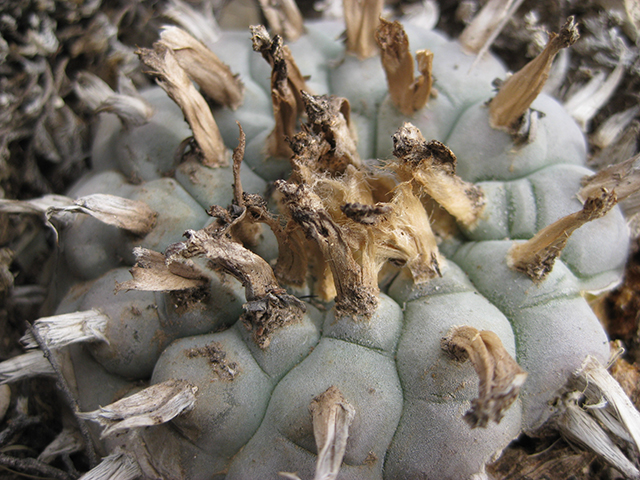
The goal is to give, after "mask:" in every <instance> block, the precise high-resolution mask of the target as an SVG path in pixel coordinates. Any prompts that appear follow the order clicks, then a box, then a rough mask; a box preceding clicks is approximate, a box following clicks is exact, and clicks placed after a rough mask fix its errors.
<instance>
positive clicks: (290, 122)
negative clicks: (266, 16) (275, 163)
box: [251, 25, 308, 158]
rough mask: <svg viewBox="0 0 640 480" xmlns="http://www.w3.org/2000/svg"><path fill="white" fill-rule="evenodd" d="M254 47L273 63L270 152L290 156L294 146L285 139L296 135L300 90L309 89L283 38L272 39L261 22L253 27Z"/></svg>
mask: <svg viewBox="0 0 640 480" xmlns="http://www.w3.org/2000/svg"><path fill="white" fill-rule="evenodd" d="M251 35H252V37H251V40H252V42H253V49H254V50H255V51H256V52H260V53H261V54H262V56H263V57H264V59H265V60H266V61H267V62H269V65H271V68H272V71H271V102H272V104H273V114H274V116H275V121H276V126H275V128H274V130H273V132H271V135H270V136H269V138H268V139H267V151H268V153H269V154H270V155H272V156H274V157H281V158H289V156H291V149H290V148H289V144H288V143H287V141H286V139H287V138H290V137H293V135H294V133H295V129H296V123H297V121H298V115H299V114H300V113H301V112H302V111H303V108H304V107H303V103H302V97H301V94H300V92H301V91H302V90H305V91H306V90H308V89H307V86H306V82H305V80H304V77H303V76H302V74H301V73H300V70H299V69H298V67H297V65H296V63H295V61H294V60H293V56H292V55H291V51H290V50H289V49H288V48H287V47H286V46H284V45H283V43H282V37H280V36H279V35H276V36H275V37H274V38H273V40H272V39H271V37H270V36H269V34H268V33H267V30H266V28H264V26H262V25H258V26H252V27H251Z"/></svg>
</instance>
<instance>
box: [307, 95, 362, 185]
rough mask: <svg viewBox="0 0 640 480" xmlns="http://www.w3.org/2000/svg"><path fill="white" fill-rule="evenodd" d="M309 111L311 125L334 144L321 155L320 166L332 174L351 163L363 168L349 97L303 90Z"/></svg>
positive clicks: (310, 127)
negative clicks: (352, 123) (313, 93)
mask: <svg viewBox="0 0 640 480" xmlns="http://www.w3.org/2000/svg"><path fill="white" fill-rule="evenodd" d="M302 100H303V102H304V106H305V110H306V112H307V117H308V122H307V127H308V128H309V130H311V131H312V132H314V133H316V134H318V135H319V136H321V137H322V139H323V140H324V141H326V142H327V143H328V144H329V145H330V147H331V148H330V149H329V150H327V151H326V152H325V153H324V154H323V155H321V156H319V157H318V160H317V162H316V168H317V169H318V170H319V171H323V172H329V173H331V174H334V175H336V174H342V173H344V171H345V169H346V168H347V166H348V165H354V166H356V167H360V166H361V165H362V161H361V160H360V155H359V154H358V149H357V139H356V135H355V132H354V131H353V128H352V125H351V106H350V105H349V101H348V100H347V99H346V98H342V97H336V96H332V95H311V94H309V93H307V92H305V91H302Z"/></svg>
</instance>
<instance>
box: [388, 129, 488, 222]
mask: <svg viewBox="0 0 640 480" xmlns="http://www.w3.org/2000/svg"><path fill="white" fill-rule="evenodd" d="M393 145H394V149H393V155H394V156H395V157H396V158H398V160H399V162H398V166H397V171H398V176H399V177H400V179H401V180H402V181H413V182H415V184H417V185H419V187H420V188H421V189H422V190H423V191H424V192H425V193H427V194H428V195H429V196H431V197H432V198H433V199H434V200H435V201H436V202H438V203H439V204H440V205H442V206H443V207H444V209H445V210H446V211H447V212H449V213H450V214H451V215H453V216H454V217H455V218H456V220H457V221H458V222H460V223H461V224H463V225H464V226H466V227H467V228H469V227H473V225H474V224H475V223H476V221H477V220H478V218H479V216H480V214H481V213H482V211H483V209H484V194H483V193H482V190H481V189H480V188H479V187H476V186H475V185H474V184H472V183H469V182H465V181H464V180H462V179H461V178H460V177H458V176H457V175H456V162H457V159H456V156H455V155H454V154H453V152H452V151H451V150H450V149H449V148H447V146H445V145H444V144H443V143H441V142H438V141H437V140H432V141H430V142H427V141H425V139H424V137H423V136H422V133H420V130H419V129H418V128H417V127H415V126H414V125H412V124H411V123H405V124H404V125H403V126H402V127H401V128H400V129H399V130H398V131H397V132H396V133H395V134H394V136H393Z"/></svg>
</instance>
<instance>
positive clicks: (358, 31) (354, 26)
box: [343, 0, 384, 59]
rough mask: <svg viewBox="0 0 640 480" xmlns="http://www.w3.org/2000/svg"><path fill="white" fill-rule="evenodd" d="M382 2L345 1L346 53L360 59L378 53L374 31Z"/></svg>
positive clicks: (364, 0)
mask: <svg viewBox="0 0 640 480" xmlns="http://www.w3.org/2000/svg"><path fill="white" fill-rule="evenodd" d="M383 3H384V2H383V1H382V0H347V1H345V2H343V5H344V20H345V23H346V24H347V40H346V47H347V52H349V53H351V54H353V55H356V56H357V57H358V58H360V59H365V58H369V57H373V56H374V55H375V54H376V53H377V52H378V46H377V44H376V40H375V31H376V28H377V27H378V22H379V19H380V15H381V14H382V6H383Z"/></svg>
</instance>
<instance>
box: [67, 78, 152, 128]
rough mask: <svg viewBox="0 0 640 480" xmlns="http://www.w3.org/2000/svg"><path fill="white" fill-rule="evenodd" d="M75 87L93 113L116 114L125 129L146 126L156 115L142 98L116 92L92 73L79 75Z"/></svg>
mask: <svg viewBox="0 0 640 480" xmlns="http://www.w3.org/2000/svg"><path fill="white" fill-rule="evenodd" d="M121 78H122V77H121ZM73 86H74V91H75V93H76V95H78V97H80V100H82V101H83V102H84V103H85V105H87V106H88V107H89V108H90V109H91V110H92V112H93V113H96V114H97V113H100V112H110V113H115V114H116V115H117V116H118V118H120V120H121V121H122V124H123V125H124V126H125V128H133V127H136V126H139V125H144V124H145V123H147V122H148V121H149V119H150V118H151V116H152V115H153V113H154V112H153V107H152V106H151V105H150V104H149V102H147V101H146V100H145V99H144V98H142V97H141V96H139V95H135V94H131V92H127V93H124V92H114V91H113V90H112V89H111V87H110V86H109V84H108V83H107V82H105V81H104V80H102V79H101V78H100V77H98V76H97V75H94V74H92V73H89V72H80V73H78V75H77V77H76V81H75V82H74V85H73Z"/></svg>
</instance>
